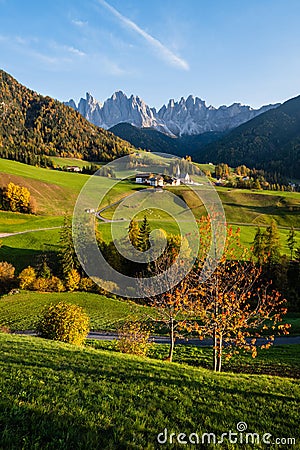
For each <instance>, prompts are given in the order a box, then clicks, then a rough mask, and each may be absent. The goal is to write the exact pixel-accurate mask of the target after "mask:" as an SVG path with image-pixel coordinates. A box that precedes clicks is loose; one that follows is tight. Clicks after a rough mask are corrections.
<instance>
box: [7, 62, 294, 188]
mask: <svg viewBox="0 0 300 450" xmlns="http://www.w3.org/2000/svg"><path fill="white" fill-rule="evenodd" d="M189 99H190V100H189ZM73 103H74V102H73ZM69 104H71V106H72V108H70V107H68V106H66V105H64V104H63V103H61V102H59V101H57V100H54V99H53V98H51V97H44V96H42V95H39V94H38V93H36V92H34V91H32V90H30V89H28V88H26V87H25V86H23V85H21V84H20V83H18V82H17V81H16V80H15V79H14V78H13V77H12V76H11V75H9V74H8V73H6V72H4V71H3V70H0V157H3V158H9V159H15V160H17V161H21V162H26V163H27V164H38V165H48V164H50V165H51V156H75V157H79V158H83V159H87V160H89V161H100V160H101V161H110V160H112V159H114V158H117V157H119V156H123V155H125V154H128V153H130V152H132V151H135V150H136V148H137V147H138V148H144V149H150V150H152V151H160V152H165V153H173V154H177V155H180V156H184V155H186V154H188V155H191V156H192V158H193V160H195V161H198V162H202V163H205V162H212V163H218V162H224V163H227V164H229V165H231V166H233V167H235V166H238V165H241V164H246V165H247V166H249V167H251V168H254V167H255V168H257V169H264V170H265V171H267V172H272V173H275V172H277V173H279V174H281V175H285V176H287V177H290V178H292V179H297V180H299V179H300V96H299V97H296V98H293V99H291V100H288V101H287V102H285V103H283V104H282V105H280V106H277V107H275V105H269V106H266V107H264V108H261V109H260V110H256V111H255V110H252V109H251V108H250V107H243V106H241V105H232V106H231V107H221V108H218V109H215V108H212V107H209V108H207V107H206V106H205V104H204V102H202V103H201V101H200V100H199V99H193V98H191V97H188V99H187V100H183V101H180V102H178V103H176V102H174V103H172V102H171V103H170V102H169V104H168V106H167V107H163V108H161V109H160V110H159V111H158V113H157V112H156V111H155V109H153V108H149V107H148V106H147V105H145V104H144V103H143V102H142V100H140V99H139V98H138V97H133V96H131V97H130V98H129V99H128V98H127V97H126V96H125V94H121V93H117V94H115V95H114V96H113V97H112V98H111V99H109V100H107V101H106V102H105V103H104V104H103V105H102V106H101V107H100V106H99V104H98V102H96V101H95V100H94V99H92V97H88V98H87V100H86V101H85V100H82V101H81V102H80V103H79V106H80V105H81V106H80V108H79V109H80V110H81V111H82V112H83V113H85V116H86V117H88V119H89V120H86V119H85V118H84V117H82V115H81V114H79V112H78V111H74V108H76V105H75V103H74V104H73V105H72V101H71V102H70V103H69ZM91 105H93V108H92V107H91ZM125 105H127V109H126V107H125ZM196 105H197V106H196ZM200 105H202V106H201V107H200ZM84 108H86V109H84ZM201 108H202V109H203V111H204V112H205V111H206V113H205V118H206V119H207V118H208V117H212V116H210V113H209V112H208V111H210V112H211V113H212V114H215V122H214V123H212V125H213V126H212V125H211V128H214V129H210V131H205V132H203V130H205V129H206V127H208V121H204V122H197V127H198V128H193V127H189V126H188V125H184V123H185V124H187V123H189V124H191V123H192V121H194V122H193V123H194V124H196V117H198V118H199V117H200V115H199V116H197V114H196V112H195V111H196V110H198V112H199V111H200V110H201ZM97 111H98V113H99V120H100V118H101V120H103V118H105V121H106V122H105V127H106V128H107V127H109V126H110V125H111V124H113V123H114V122H117V124H116V125H114V126H113V127H112V128H110V131H108V130H104V129H103V128H99V127H97V126H95V125H93V124H91V123H90V122H89V121H90V120H92V118H93V117H94V118H95V117H96V115H97ZM172 111H173V113H172ZM176 111H177V113H176ZM184 111H185V117H186V118H188V119H189V120H190V119H191V117H192V115H193V114H192V111H194V113H195V114H194V115H193V119H191V120H190V122H189V121H188V122H184V119H183V117H184ZM263 111H264V112H263ZM104 112H105V114H104ZM199 114H200V112H199ZM253 114H254V115H255V116H256V117H254V118H251V116H253ZM92 116H93V117H92ZM125 116H126V117H127V118H128V117H131V118H132V121H134V122H135V123H137V124H138V125H137V126H133V125H132V124H130V123H126V121H125V122H124V121H123V122H122V120H121V123H120V118H123V119H124V118H125ZM222 116H223V119H222V120H221V117H222ZM242 116H243V120H245V118H246V117H248V118H249V117H250V120H248V121H247V122H245V123H243V124H241V125H238V126H236V124H238V123H239V121H240V120H241V118H242ZM171 117H173V119H172V120H173V122H172V120H171ZM225 117H226V120H225ZM175 119H176V120H175ZM217 119H218V120H217ZM197 120H198V119H197ZM176 121H177V122H176ZM172 123H173V124H174V123H181V129H180V130H181V131H180V132H178V130H177V132H178V135H176V134H175V132H176V130H175V125H174V127H173V126H171V124H172ZM205 123H206V125H205ZM166 124H168V126H167V125H166ZM234 124H235V125H234ZM154 125H155V126H154ZM233 126H236V127H235V128H232V127H233ZM166 127H167V130H168V134H166ZM199 127H200V128H199ZM187 129H188V130H189V133H183V131H184V130H187ZM200 129H201V130H202V131H201V133H198V134H195V132H196V130H198V131H199V130H200ZM162 131H164V132H163V133H162ZM118 136H119V137H118Z"/></svg>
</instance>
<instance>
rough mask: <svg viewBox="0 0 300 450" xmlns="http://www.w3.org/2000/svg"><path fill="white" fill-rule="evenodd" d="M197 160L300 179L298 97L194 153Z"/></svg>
mask: <svg viewBox="0 0 300 450" xmlns="http://www.w3.org/2000/svg"><path fill="white" fill-rule="evenodd" d="M193 156H194V159H196V160H198V161H207V160H211V161H212V162H215V163H218V162H226V163H228V164H229V165H231V166H233V167H235V166H238V165H240V164H245V165H247V166H248V167H255V168H257V169H264V170H266V171H267V172H272V173H275V172H278V173H280V174H282V175H285V176H287V177H290V178H294V179H297V180H298V181H299V180H300V96H298V97H295V98H292V99H290V100H288V101H286V102H285V103H283V104H282V105H281V106H279V107H278V108H276V109H272V110H271V111H267V112H265V113H264V114H261V115H259V116H258V117H255V118H254V119H252V120H250V121H249V122H247V123H244V124H243V125H240V126H239V127H237V128H235V129H234V130H232V131H231V132H230V133H228V134H227V135H225V136H224V137H223V138H221V139H220V140H218V141H216V142H214V143H213V144H209V145H207V146H205V147H202V149H199V151H197V152H195V153H194V155H193Z"/></svg>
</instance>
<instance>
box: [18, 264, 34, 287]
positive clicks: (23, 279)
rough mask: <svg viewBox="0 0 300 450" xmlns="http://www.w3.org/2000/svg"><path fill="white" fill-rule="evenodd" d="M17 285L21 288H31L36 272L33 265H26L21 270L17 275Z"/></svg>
mask: <svg viewBox="0 0 300 450" xmlns="http://www.w3.org/2000/svg"><path fill="white" fill-rule="evenodd" d="M18 279H19V286H20V288H21V289H32V287H33V284H34V282H35V280H36V272H35V270H34V268H33V267H31V266H28V267H26V268H25V269H23V270H22V272H21V273H20V275H19V277H18Z"/></svg>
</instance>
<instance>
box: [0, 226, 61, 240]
mask: <svg viewBox="0 0 300 450" xmlns="http://www.w3.org/2000/svg"><path fill="white" fill-rule="evenodd" d="M60 228H62V227H49V228H35V229H34V230H26V231H15V232H13V233H1V232H0V238H5V237H9V236H16V235H17V234H26V233H35V232H37V231H47V230H59V229H60Z"/></svg>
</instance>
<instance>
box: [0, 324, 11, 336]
mask: <svg viewBox="0 0 300 450" xmlns="http://www.w3.org/2000/svg"><path fill="white" fill-rule="evenodd" d="M10 332H11V331H10V328H9V327H7V326H6V325H1V326H0V333H6V334H10Z"/></svg>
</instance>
